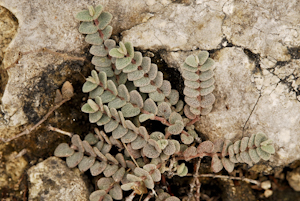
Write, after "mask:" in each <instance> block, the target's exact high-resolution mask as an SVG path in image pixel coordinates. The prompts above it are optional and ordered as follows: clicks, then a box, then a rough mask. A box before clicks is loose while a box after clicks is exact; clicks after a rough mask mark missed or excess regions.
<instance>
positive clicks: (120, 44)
mask: <svg viewBox="0 0 300 201" xmlns="http://www.w3.org/2000/svg"><path fill="white" fill-rule="evenodd" d="M119 46H120V47H119V48H118V49H117V50H118V51H119V52H120V53H121V54H123V55H127V50H126V47H125V45H124V43H123V42H122V41H121V42H120V43H119Z"/></svg>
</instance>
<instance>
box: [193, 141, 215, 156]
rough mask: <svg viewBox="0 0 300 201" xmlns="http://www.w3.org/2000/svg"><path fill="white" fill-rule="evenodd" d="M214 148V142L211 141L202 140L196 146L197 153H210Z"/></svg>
mask: <svg viewBox="0 0 300 201" xmlns="http://www.w3.org/2000/svg"><path fill="white" fill-rule="evenodd" d="M213 150H214V144H213V143H212V142H211V141H208V140H207V141H204V142H202V143H201V144H199V146H198V147H197V153H199V154H201V153H212V152H213Z"/></svg>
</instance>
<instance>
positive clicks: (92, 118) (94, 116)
mask: <svg viewBox="0 0 300 201" xmlns="http://www.w3.org/2000/svg"><path fill="white" fill-rule="evenodd" d="M101 117H102V112H101V111H97V112H95V113H90V114H89V121H90V122H91V123H96V122H97V121H99V120H100V119H101Z"/></svg>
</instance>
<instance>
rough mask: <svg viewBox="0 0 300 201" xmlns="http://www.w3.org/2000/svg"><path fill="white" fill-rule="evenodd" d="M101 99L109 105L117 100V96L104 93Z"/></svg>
mask: <svg viewBox="0 0 300 201" xmlns="http://www.w3.org/2000/svg"><path fill="white" fill-rule="evenodd" d="M100 97H101V99H102V102H103V103H109V102H110V101H113V100H114V99H115V98H116V95H114V94H112V93H111V92H110V91H104V93H103V94H102V95H101V96H100Z"/></svg>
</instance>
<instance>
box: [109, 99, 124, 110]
mask: <svg viewBox="0 0 300 201" xmlns="http://www.w3.org/2000/svg"><path fill="white" fill-rule="evenodd" d="M125 104H126V101H125V100H121V99H120V98H116V99H114V100H113V101H111V102H109V103H108V107H109V108H116V109H119V108H121V107H123V106H124V105H125Z"/></svg>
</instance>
